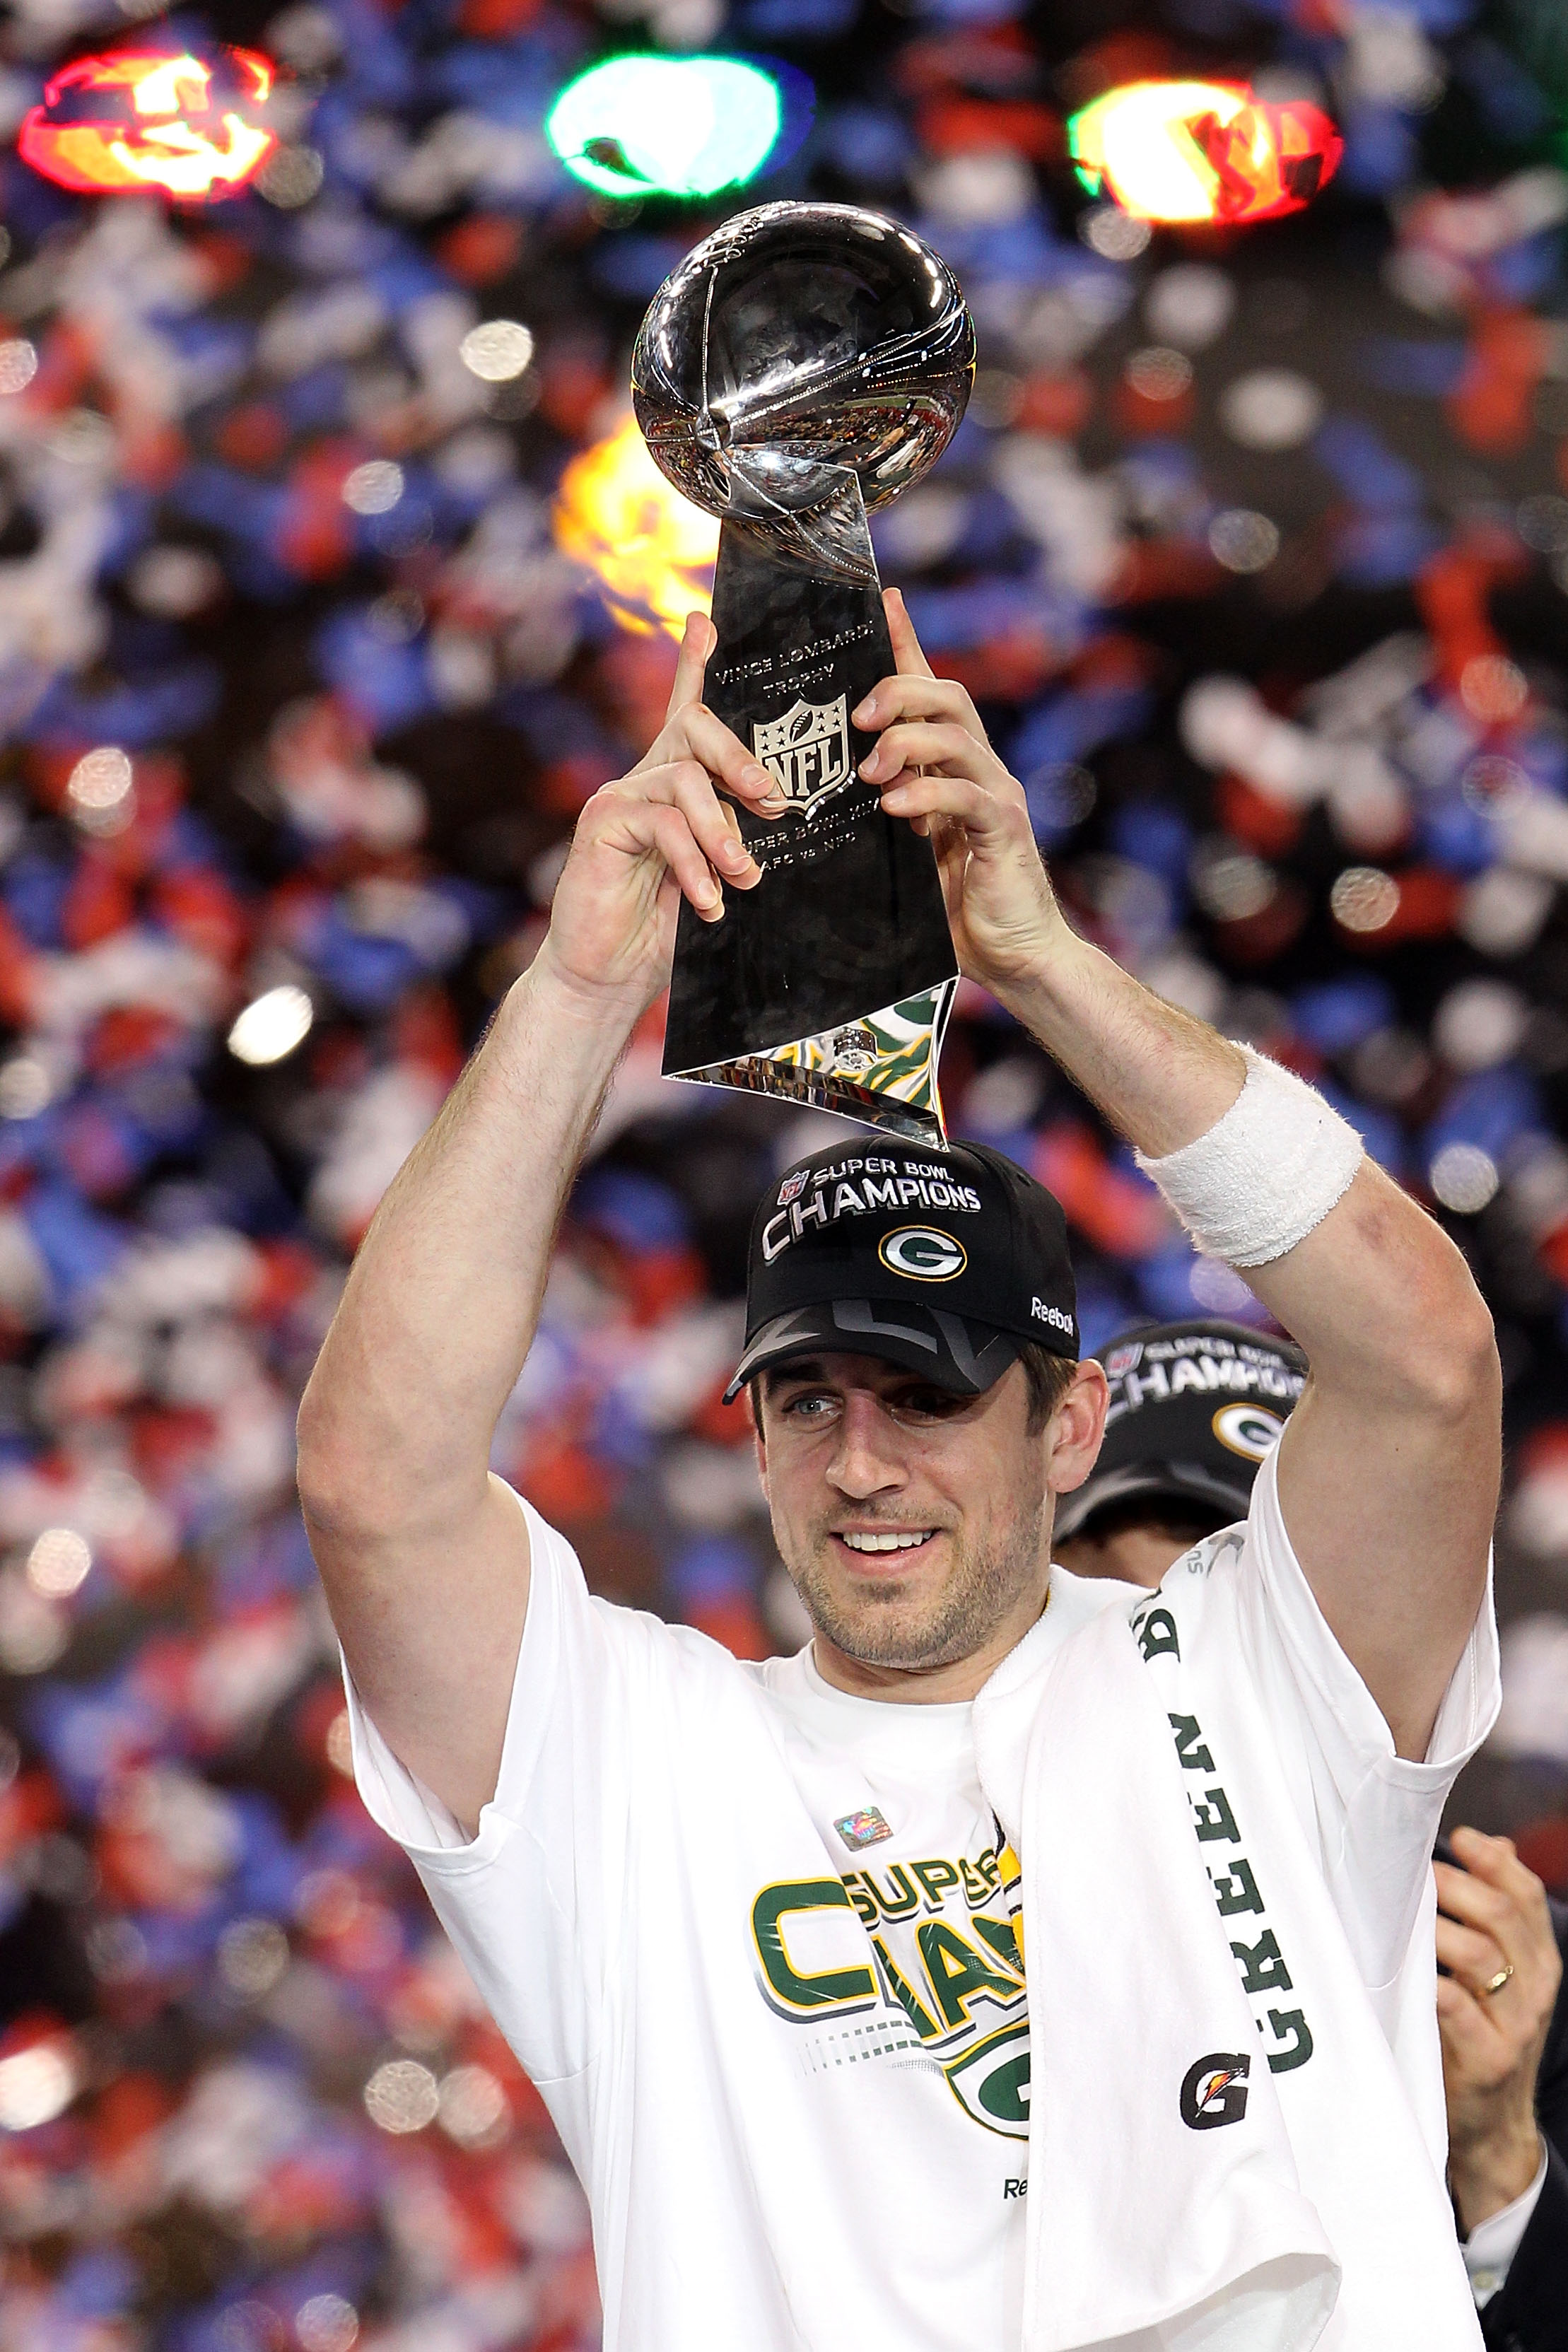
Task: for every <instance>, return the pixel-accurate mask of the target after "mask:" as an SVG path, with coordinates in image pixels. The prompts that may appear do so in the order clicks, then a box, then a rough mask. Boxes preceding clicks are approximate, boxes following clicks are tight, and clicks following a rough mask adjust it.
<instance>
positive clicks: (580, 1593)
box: [344, 1496, 666, 2083]
mask: <svg viewBox="0 0 1568 2352" xmlns="http://www.w3.org/2000/svg"><path fill="white" fill-rule="evenodd" d="M517 1500H518V1507H519V1508H520V1509H521V1511H522V1512H523V1513H524V1515H525V1517H526V1518H527V1520H528V1534H529V1550H530V1584H529V1596H528V1613H527V1618H526V1621H525V1622H524V1626H523V1635H522V1643H521V1649H520V1651H519V1653H518V1661H517V1672H516V1675H515V1677H514V1679H513V1684H512V1693H511V1701H510V1708H509V1711H508V1716H507V1727H506V1737H505V1742H504V1746H503V1748H502V1753H501V1765H500V1777H499V1779H498V1781H497V1785H496V1793H495V1795H494V1797H493V1798H492V1799H491V1800H490V1801H489V1804H488V1805H486V1807H485V1808H484V1811H482V1812H481V1814H480V1815H479V1829H478V1832H477V1834H476V1835H475V1836H474V1837H472V1838H469V1837H468V1835H467V1834H466V1832H464V1830H463V1828H462V1826H461V1825H460V1823H459V1822H458V1821H457V1820H456V1819H455V1818H454V1816H453V1814H452V1813H451V1812H450V1811H448V1809H447V1807H446V1806H445V1805H444V1804H443V1803H442V1802H441V1801H440V1799H439V1798H438V1797H437V1796H435V1795H433V1794H432V1792H431V1791H430V1790H428V1789H426V1787H425V1786H424V1784H423V1783H422V1782H421V1781H420V1780H418V1779H417V1778H416V1776H415V1774H413V1773H412V1772H410V1771H409V1770H408V1769H407V1768H406V1767H405V1765H403V1764H402V1763H400V1762H399V1760H398V1759H397V1758H396V1757H395V1755H394V1753H393V1751H392V1749H391V1748H390V1747H389V1746H388V1745H387V1743H386V1741H385V1740H384V1738H382V1736H381V1734H380V1732H379V1731H378V1730H377V1729H376V1727H375V1725H374V1723H373V1722H372V1721H371V1718H370V1717H369V1715H368V1714H367V1713H366V1711H365V1708H364V1706H363V1703H362V1701H361V1700H360V1698H359V1696H358V1694H357V1693H356V1691H355V1690H354V1687H353V1682H352V1680H351V1679H350V1677H349V1675H348V1674H347V1672H346V1669H345V1673H344V1685H345V1688H346V1691H347V1696H348V1708H349V1727H350V1737H351V1741H352V1747H353V1767H354V1779H355V1781H356V1783H357V1785H358V1788H359V1792H360V1795H361V1797H362V1799H363V1801H364V1804H365V1806H366V1809H367V1810H368V1811H369V1812H370V1814H371V1817H372V1819H373V1820H374V1822H376V1823H377V1825H378V1826H379V1827H380V1828H381V1829H383V1830H384V1831H385V1832H386V1833H387V1835H388V1836H389V1837H392V1838H395V1839H396V1841H397V1843H399V1844H400V1845H401V1846H403V1847H404V1849H405V1852H406V1853H407V1854H408V1856H409V1859H410V1860H411V1861H412V1863H413V1864H414V1866H415V1868H416V1871H417V1872H418V1874H419V1876H420V1879H421V1880H422V1882H423V1884H424V1886H425V1889H426V1893H427V1894H428V1895H429V1897H430V1900H431V1903H432V1904H433V1905H434V1906H435V1909H436V1912H437V1916H438V1917H439V1918H440V1921H441V1924H442V1926H443V1927H445V1928H446V1930H447V1934H448V1935H449V1936H450V1937H451V1939H452V1941H453V1943H454V1944H455V1945H456V1946H457V1948H458V1951H459V1953H460V1954H461V1956H462V1958H463V1959H464V1961H465V1963H466V1965H467V1967H468V1971H469V1974H470V1975H471V1976H472V1977H473V1979H474V1981H475V1983H476V1985H477V1986H478V1988H479V1991H480V1993H481V1994H482V1995H483V1996H484V1999H485V2000H486V2001H487V2002H488V2004H489V2009H490V2012H491V2014H492V2015H493V2016H494V2018H495V2020H496V2022H497V2024H498V2025H500V2028H501V2031H502V2032H504V2033H505V2034H506V2035H507V2038H508V2040H509V2041H510V2042H511V2044H512V2047H513V2048H514V2049H515V2050H516V2052H517V2053H518V2056H519V2057H520V2059H521V2062H522V2063H523V2065H524V2066H525V2067H526V2068H527V2070H528V2072H529V2073H530V2074H531V2075H532V2076H533V2078H534V2080H535V2081H536V2082H541V2083H548V2082H551V2081H554V2080H559V2079H562V2078H564V2077H566V2076H569V2075H573V2074H579V2073H581V2072H582V2070H583V2069H584V2067H585V2066H587V2065H588V2064H590V2063H592V2060H593V2059H594V2057H595V2053H596V2052H597V2049H598V2046H599V2039H600V2035H601V2032H602V2029H603V2016H604V2006H605V1985H606V1979H607V1972H608V1969H609V1967H610V1963H611V1953H612V1944H613V1938H614V1935H615V1929H616V1920H617V1917H618V1904H617V1901H616V1889H617V1888H618V1887H620V1886H621V1885H624V1881H625V1860H626V1830H627V1813H628V1806H629V1801H630V1790H631V1758H632V1756H633V1754H634V1753H635V1752H636V1748H637V1718H638V1717H639V1716H640V1715H642V1714H644V1713H645V1711H646V1710H645V1707H644V1706H643V1703H642V1695H643V1693H644V1691H645V1690H646V1687H647V1680H648V1676H649V1674H650V1672H654V1671H657V1670H658V1663H659V1661H658V1635H659V1634H660V1633H664V1632H665V1631H666V1629H664V1628H662V1627H660V1626H658V1623H657V1621H655V1620H651V1619H646V1618H643V1617H641V1616H639V1615H637V1614H636V1613H635V1612H632V1611H630V1610H625V1609H616V1608H613V1607H612V1606H611V1605H610V1604H609V1603H608V1602H605V1601H595V1599H593V1598H592V1597H591V1596H590V1594H589V1592H588V1589H587V1586H586V1584H585V1583H584V1578H583V1571H582V1569H581V1568H580V1567H579V1565H578V1562H577V1558H576V1555H575V1554H574V1551H573V1550H572V1548H571V1546H570V1545H569V1544H568V1543H566V1541H565V1540H564V1538H563V1537H561V1536H560V1535H558V1534H557V1533H556V1531H555V1529H554V1528H552V1527H550V1526H548V1525H547V1524H546V1522H545V1521H544V1520H543V1519H542V1518H541V1517H540V1516H539V1514H538V1512H537V1511H535V1510H534V1509H533V1507H531V1505H530V1504H529V1503H526V1502H524V1501H523V1500H522V1498H521V1496H519V1497H518V1498H517Z"/></svg>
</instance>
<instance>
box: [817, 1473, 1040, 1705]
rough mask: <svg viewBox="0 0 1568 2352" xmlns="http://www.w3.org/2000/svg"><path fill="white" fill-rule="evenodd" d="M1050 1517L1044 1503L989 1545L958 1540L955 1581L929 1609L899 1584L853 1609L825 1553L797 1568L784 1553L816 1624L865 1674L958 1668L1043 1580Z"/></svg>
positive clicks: (872, 1587)
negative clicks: (1038, 1578)
mask: <svg viewBox="0 0 1568 2352" xmlns="http://www.w3.org/2000/svg"><path fill="white" fill-rule="evenodd" d="M1045 1514H1046V1498H1045V1496H1043V1495H1042V1496H1040V1497H1039V1499H1038V1500H1037V1502H1036V1503H1035V1504H1034V1505H1033V1507H1027V1506H1026V1507H1024V1508H1023V1509H1022V1510H1021V1511H1020V1513H1019V1515H1018V1517H1016V1518H1015V1519H1014V1520H1013V1522H1012V1523H1011V1525H1010V1526H1009V1527H1008V1528H1005V1529H998V1530H996V1531H995V1532H994V1535H993V1536H992V1538H991V1539H990V1540H989V1541H988V1542H985V1543H983V1544H979V1545H972V1544H970V1543H968V1542H966V1541H965V1540H964V1539H963V1538H962V1537H959V1538H956V1539H955V1545H954V1552H955V1556H954V1559H953V1565H952V1572H951V1574H950V1575H949V1576H948V1579H947V1580H946V1582H945V1583H944V1584H943V1585H942V1589H941V1590H940V1591H937V1592H934V1593H932V1594H931V1596H930V1598H929V1599H928V1600H926V1601H923V1602H921V1601H916V1600H913V1599H912V1598H911V1596H910V1593H909V1592H908V1591H906V1590H904V1589H903V1588H902V1587H901V1586H900V1583H898V1582H897V1581H895V1580H889V1581H888V1582H887V1583H886V1584H884V1585H878V1584H868V1586H867V1587H866V1588H865V1590H864V1595H863V1598H862V1599H861V1600H860V1601H858V1603H856V1602H851V1601H848V1600H847V1596H846V1595H845V1594H844V1593H843V1592H842V1591H837V1590H835V1588H834V1585H833V1581H832V1580H831V1578H830V1577H829V1576H828V1575H827V1573H826V1569H825V1567H824V1564H823V1560H822V1555H821V1551H820V1550H813V1551H812V1552H811V1554H810V1555H809V1556H808V1558H807V1559H805V1560H803V1561H802V1560H792V1559H790V1558H789V1556H788V1554H787V1553H786V1552H784V1548H783V1546H782V1545H781V1547H780V1551H781V1556H782V1557H783V1559H784V1568H785V1570H786V1571H787V1573H788V1575H789V1578H790V1581H791V1582H792V1583H793V1584H794V1586H795V1591H797V1592H798V1593H799V1595H800V1597H801V1600H802V1601H803V1602H804V1603H805V1611H806V1614H807V1615H808V1616H809V1617H810V1619H811V1622H812V1624H813V1625H814V1627H815V1628H816V1631H817V1633H821V1634H823V1635H825V1636H826V1639H827V1640H828V1641H829V1642H831V1643H833V1645H834V1647H835V1649H837V1650H838V1651H840V1652H842V1654H844V1656H846V1657H847V1658H853V1659H855V1660H856V1661H857V1662H858V1664H861V1665H863V1666H892V1667H904V1668H907V1669H911V1670H912V1669H915V1668H930V1667H933V1666H951V1665H956V1664H958V1663H959V1661H960V1660H961V1659H963V1658H969V1657H973V1655H974V1654H975V1652H976V1651H977V1650H980V1649H982V1648H984V1644H985V1643H986V1641H987V1640H988V1639H989V1637H990V1635H991V1634H992V1633H993V1632H994V1629H995V1627H996V1626H997V1625H999V1624H1000V1623H1001V1622H1002V1621H1003V1619H1004V1618H1005V1616H1006V1615H1007V1614H1008V1612H1010V1611H1011V1609H1012V1608H1013V1605H1014V1603H1015V1602H1016V1601H1017V1598H1018V1596H1019V1594H1020V1592H1022V1591H1023V1590H1024V1588H1025V1586H1026V1584H1027V1582H1028V1580H1029V1579H1030V1577H1031V1576H1033V1575H1035V1574H1037V1572H1038V1569H1039V1563H1040V1558H1041V1535H1042V1531H1043V1528H1044V1526H1045ZM822 1541H823V1544H824V1545H826V1544H827V1543H830V1542H831V1541H832V1538H831V1537H830V1536H825V1537H824V1538H822Z"/></svg>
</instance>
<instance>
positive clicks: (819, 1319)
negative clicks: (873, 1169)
mask: <svg viewBox="0 0 1568 2352" xmlns="http://www.w3.org/2000/svg"><path fill="white" fill-rule="evenodd" d="M1021 1346H1022V1342H1021V1341H1020V1340H1018V1339H1015V1338H1014V1337H1013V1335H1012V1333H1011V1332H1008V1331H998V1330H996V1329H995V1328H994V1327H993V1326H992V1325H990V1324H988V1323H976V1322H973V1321H972V1320H971V1318H969V1317H968V1316H959V1315H952V1314H949V1313H948V1312H947V1311H946V1310H945V1309H943V1308H942V1307H916V1306H912V1305H910V1304H907V1303H906V1302H905V1301H903V1300H901V1299H900V1300H899V1301H897V1302H894V1301H890V1300H888V1299H885V1298H877V1299H871V1298H832V1299H825V1300H822V1301H821V1302H819V1303H818V1304H816V1305H815V1306H810V1307H791V1308H790V1309H789V1310H788V1312H787V1313H785V1314H784V1315H775V1316H774V1317H773V1320H772V1321H771V1322H769V1323H764V1324H763V1328H762V1329H761V1330H760V1331H758V1332H757V1333H756V1334H755V1336H754V1337H753V1338H752V1339H751V1340H750V1341H749V1342H748V1343H747V1347H746V1351H745V1353H744V1355H743V1356H742V1358H741V1360H740V1362H739V1363H738V1364H737V1365H736V1367H735V1371H734V1377H733V1378H732V1379H731V1382H730V1385H729V1387H728V1388H727V1389H726V1390H725V1391H724V1402H725V1403H726V1404H729V1403H730V1402H732V1400H733V1399H734V1398H735V1397H736V1396H738V1395H739V1394H740V1391H742V1388H744V1386H745V1384H746V1382H747V1381H750V1380H754V1379H755V1377H756V1375H757V1374H758V1373H759V1372H763V1371H769V1370H773V1369H774V1368H775V1367H776V1366H778V1365H780V1364H784V1363H788V1362H790V1361H791V1360H797V1359H800V1358H804V1357H807V1356H827V1355H834V1356H879V1357H880V1358H881V1359H882V1360H883V1361H884V1362H886V1363H889V1364H898V1365H899V1366H900V1367H901V1368H902V1370H905V1371H909V1372H919V1373H921V1374H923V1376H924V1377H925V1379H927V1380H928V1381H931V1383H932V1385H933V1386H934V1387H936V1388H939V1389H946V1390H947V1391H948V1392H949V1393H950V1394H951V1395H952V1396H980V1395H982V1394H983V1393H984V1391H985V1390H986V1389H988V1388H991V1387H992V1386H993V1385H994V1383H995V1382H996V1381H999V1380H1000V1379H1001V1377H1002V1375H1003V1373H1004V1372H1005V1370H1007V1367H1008V1365H1009V1364H1013V1363H1016V1361H1017V1360H1018V1354H1019V1350H1020V1348H1021Z"/></svg>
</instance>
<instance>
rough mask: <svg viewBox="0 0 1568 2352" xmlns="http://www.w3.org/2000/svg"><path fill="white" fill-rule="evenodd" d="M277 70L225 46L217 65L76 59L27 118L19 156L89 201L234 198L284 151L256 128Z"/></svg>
mask: <svg viewBox="0 0 1568 2352" xmlns="http://www.w3.org/2000/svg"><path fill="white" fill-rule="evenodd" d="M273 70H274V69H273V67H272V64H271V61H270V60H269V59H268V58H264V57H260V56H258V54H257V52H256V51H255V50H254V49H229V48H226V49H224V50H222V51H221V52H219V59H218V62H217V64H216V66H215V65H210V64H207V63H205V61H204V60H203V59H202V58H195V57H192V56H190V55H189V54H188V53H187V54H183V55H180V56H172V55H171V54H170V53H169V52H168V51H167V50H157V51H151V50H145V49H111V50H109V51H107V52H106V53H105V54H104V55H103V56H101V57H93V58H73V59H72V61H71V63H70V64H69V65H68V66H66V67H64V68H62V70H61V71H60V72H59V73H58V74H56V75H55V77H54V79H52V80H51V81H49V82H47V84H46V85H45V89H44V96H43V102H42V104H41V105H38V106H35V107H33V108H31V109H30V110H29V111H28V112H27V114H26V116H25V117H24V118H23V121H22V127H21V130H20V131H19V132H18V133H17V137H16V152H17V153H18V154H19V155H20V156H21V158H22V160H23V162H24V163H30V164H31V165H32V167H33V169H34V171H35V172H41V173H43V175H44V177H45V178H46V179H47V180H53V181H55V182H56V183H57V184H58V186H60V187H62V188H71V189H74V190H76V191H78V192H79V194H84V195H102V194H105V193H106V192H110V193H124V192H125V191H127V190H135V191H137V192H139V193H144V192H145V191H146V190H148V189H150V188H161V189H162V190H163V193H164V194H166V195H171V196H183V197H186V198H196V199H201V198H206V197H215V196H226V195H232V194H234V193H235V191H236V190H237V189H238V188H241V187H243V186H244V185H245V183H246V182H247V180H249V179H251V178H253V177H254V176H255V174H256V173H258V171H259V170H260V169H261V166H262V165H263V163H266V161H267V159H268V156H269V155H270V154H272V153H273V152H274V151H275V150H276V148H277V145H278V137H277V133H276V132H275V131H268V129H267V128H266V127H265V125H264V124H263V123H262V122H260V121H258V120H257V111H258V109H259V108H260V107H262V106H263V105H265V103H266V101H267V99H268V96H269V95H270V92H271V89H272V82H273Z"/></svg>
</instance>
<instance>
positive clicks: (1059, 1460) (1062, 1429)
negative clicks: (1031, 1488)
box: [1046, 1356, 1110, 1495]
mask: <svg viewBox="0 0 1568 2352" xmlns="http://www.w3.org/2000/svg"><path fill="white" fill-rule="evenodd" d="M1109 1404H1110V1389H1109V1387H1108V1386H1107V1385H1106V1379H1105V1370H1104V1367H1103V1366H1102V1365H1100V1364H1098V1363H1096V1361H1095V1360H1094V1358H1093V1357H1092V1356H1086V1357H1085V1358H1084V1359H1083V1360H1082V1362H1081V1363H1078V1364H1075V1365H1074V1366H1073V1374H1072V1379H1071V1381H1069V1382H1068V1387H1067V1390H1066V1392H1065V1393H1064V1395H1063V1396H1062V1398H1061V1401H1060V1402H1059V1403H1058V1406H1057V1409H1056V1411H1055V1412H1054V1413H1053V1414H1052V1415H1051V1418H1050V1422H1049V1424H1048V1426H1047V1432H1046V1439H1047V1444H1048V1446H1049V1448H1050V1452H1049V1454H1048V1456H1047V1463H1046V1484H1047V1486H1049V1488H1050V1489H1051V1492H1052V1493H1053V1494H1055V1495H1070V1494H1071V1492H1072V1490H1073V1488H1074V1487H1075V1486H1082V1484H1083V1482H1084V1480H1085V1479H1086V1478H1087V1477H1088V1475H1089V1472H1090V1471H1091V1470H1092V1469H1093V1467H1094V1465H1095V1460H1096V1457H1097V1456H1098V1454H1099V1453H1100V1441H1101V1439H1102V1438H1103V1437H1104V1435H1105V1414H1106V1408H1107V1406H1108V1405H1109Z"/></svg>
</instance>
